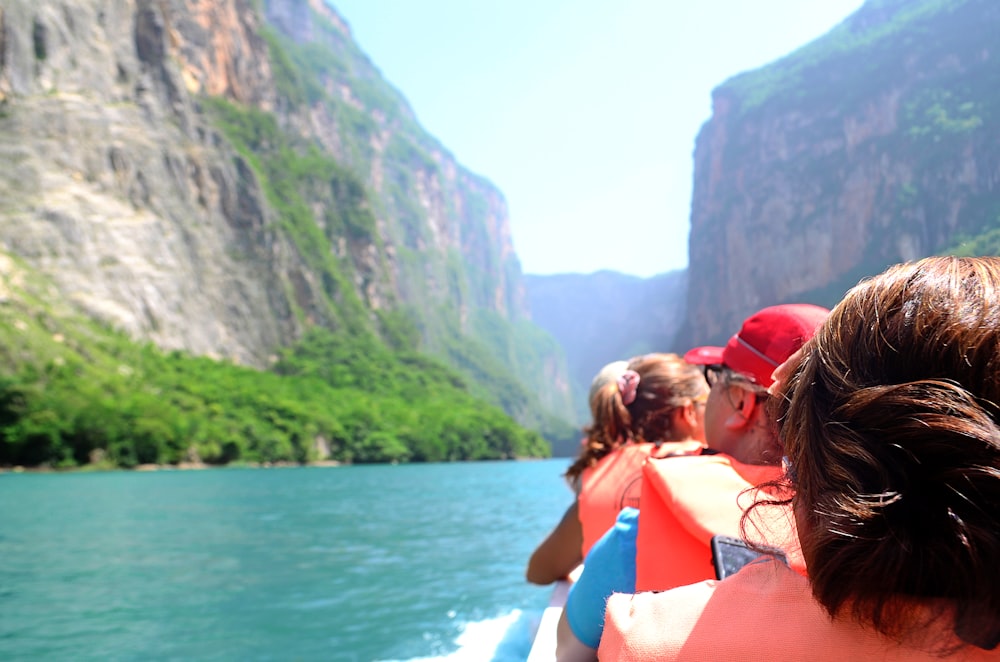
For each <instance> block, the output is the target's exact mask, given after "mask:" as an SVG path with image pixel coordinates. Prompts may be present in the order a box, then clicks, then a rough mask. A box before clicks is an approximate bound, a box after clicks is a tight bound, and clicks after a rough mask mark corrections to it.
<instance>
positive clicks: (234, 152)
mask: <svg viewBox="0 0 1000 662" xmlns="http://www.w3.org/2000/svg"><path fill="white" fill-rule="evenodd" d="M0 155H2V156H0V159H2V161H3V163H4V164H5V167H4V168H3V169H2V170H0V250H2V251H3V252H4V253H7V254H9V255H11V256H15V257H17V258H18V259H19V260H23V262H24V264H25V265H26V266H27V267H28V268H30V269H33V270H37V271H39V272H41V273H42V274H43V275H44V276H45V277H47V278H50V279H51V280H52V282H53V283H55V287H56V288H57V289H58V290H59V294H60V295H61V297H62V298H63V299H64V300H67V301H71V302H72V303H73V304H74V305H76V306H77V307H78V308H79V309H80V310H82V311H84V312H85V313H86V314H88V315H90V316H92V317H95V318H97V319H100V320H102V321H104V322H106V323H107V324H109V325H111V326H114V327H119V328H122V329H125V330H127V331H128V332H129V334H131V335H132V336H133V337H135V338H138V339H150V340H152V341H154V342H155V343H156V344H157V345H159V346H161V347H164V348H177V349H184V350H189V351H191V352H193V353H196V354H205V355H210V356H216V357H226V358H230V359H233V360H235V361H237V362H240V363H244V364H249V365H253V366H257V367H262V366H265V365H267V364H268V363H269V362H270V360H272V354H273V352H274V351H275V348H277V347H280V346H283V345H287V344H288V343H290V342H291V341H293V340H295V339H297V338H299V337H301V336H302V334H303V333H304V331H305V330H306V329H307V328H309V327H310V326H313V325H320V326H325V327H327V328H331V329H335V330H339V331H343V332H347V333H362V332H368V331H371V332H373V333H376V334H381V335H382V336H383V337H384V338H386V339H387V342H408V341H412V342H417V343H418V344H419V345H420V346H421V347H423V348H424V349H426V350H428V351H431V352H433V353H436V354H438V355H442V356H444V357H446V358H447V359H448V360H450V361H451V362H452V363H453V364H455V365H456V366H457V367H459V368H460V369H463V370H465V371H466V372H467V373H468V374H474V376H475V377H477V378H479V379H480V382H481V383H484V387H483V388H484V389H486V390H489V388H490V385H489V383H487V382H489V381H490V378H495V377H496V373H495V372H491V371H494V370H496V367H495V366H492V365H491V366H489V367H488V368H484V367H483V365H482V361H481V360H477V359H475V358H470V357H474V356H475V355H476V354H486V355H491V356H494V357H496V359H497V360H498V361H499V362H501V363H504V364H505V369H510V370H511V371H512V373H513V375H514V376H516V378H517V379H520V380H521V382H522V383H528V384H530V387H531V388H534V389H535V390H536V391H537V392H538V393H539V394H540V395H539V396H538V397H540V398H541V400H542V402H543V403H544V404H545V405H547V406H548V407H549V408H550V409H555V410H559V409H560V408H562V409H563V411H564V412H565V411H566V410H567V408H568V390H567V389H566V387H565V384H566V379H565V377H564V375H563V374H561V373H560V370H563V368H562V364H561V362H560V361H559V360H558V352H557V350H556V348H555V345H554V343H553V342H552V341H551V339H547V338H546V337H544V334H542V335H541V336H539V335H538V334H537V329H534V328H533V327H531V326H530V324H529V323H528V322H527V310H526V305H525V301H524V292H523V283H522V280H521V278H522V277H521V272H520V267H519V264H518V262H517V258H516V255H515V254H514V252H513V249H512V244H511V239H510V229H509V224H508V221H507V211H506V206H505V203H504V200H503V197H502V195H501V194H500V193H499V191H497V190H496V189H495V188H494V187H493V186H492V185H491V184H490V183H489V182H488V181H486V180H485V179H483V178H481V177H479V176H477V175H475V174H473V173H471V172H469V171H467V170H466V169H464V168H463V167H462V166H461V165H460V164H459V163H458V162H457V161H456V160H455V158H454V157H453V156H452V155H451V154H449V153H448V151H447V150H446V149H444V148H443V147H442V146H441V145H440V144H438V142H437V141H436V140H435V139H433V138H432V137H431V136H429V135H427V134H426V132H424V131H423V129H422V128H421V127H420V126H419V125H418V124H417V122H416V120H415V118H414V115H413V113H412V111H411V110H410V109H409V106H408V105H407V104H406V102H405V100H404V99H403V98H402V97H401V95H399V93H398V92H396V91H395V90H394V89H393V88H392V87H391V86H390V85H389V84H388V83H386V82H385V81H384V80H383V79H382V78H381V76H380V74H379V73H378V71H377V69H376V68H375V67H374V66H373V65H372V64H371V62H370V61H369V60H368V59H367V57H365V56H364V54H363V53H361V52H360V51H359V50H358V48H357V46H356V45H355V44H354V43H353V41H352V39H351V37H350V32H349V30H348V28H347V26H346V25H345V24H344V22H343V21H342V20H341V19H340V18H339V17H338V16H337V15H336V13H335V12H334V11H333V10H331V9H329V8H327V7H326V6H325V5H324V4H322V3H321V2H319V1H318V0H268V1H267V2H264V3H263V4H262V6H261V5H260V3H254V2H252V1H251V0H157V1H155V2H154V1H153V0H131V1H126V2H107V1H101V0H44V1H43V2H40V3H39V2H33V1H28V0H5V2H4V3H3V4H2V5H0ZM401 339H402V340H401ZM480 350H482V351H480ZM508 381H509V382H510V384H514V385H513V386H510V388H511V389H513V390H515V391H516V390H517V389H519V388H521V387H519V386H517V385H516V380H515V378H514V377H510V378H508ZM560 384H562V385H563V386H562V388H561V389H560V387H559V385H560ZM553 386H555V387H553ZM503 397H506V398H507V402H505V405H506V406H507V408H508V410H509V411H511V412H512V413H514V414H515V415H518V416H519V417H520V418H522V420H524V419H525V418H530V415H529V413H528V412H527V409H528V407H527V405H525V404H524V402H525V401H527V400H529V398H526V397H524V396H520V395H510V394H509V393H508V394H506V395H504V396H502V397H501V396H497V398H498V399H502V398H503Z"/></svg>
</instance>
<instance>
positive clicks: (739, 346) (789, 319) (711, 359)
mask: <svg viewBox="0 0 1000 662" xmlns="http://www.w3.org/2000/svg"><path fill="white" fill-rule="evenodd" d="M829 314H830V311H829V310H827V309H826V308H821V307H820V306H814V305H811V304H804V303H797V304H782V305H777V306H770V307H768V308H764V309H763V310H760V311H758V312H756V313H754V314H753V315H751V316H750V317H748V318H747V319H746V321H744V322H743V326H742V327H741V328H740V330H739V332H738V333H736V334H735V335H733V337H732V338H730V339H729V342H728V343H726V346H725V347H696V348H694V349H692V350H690V351H689V352H687V353H686V354H685V355H684V360H685V361H687V362H688V363H693V364H696V365H702V366H704V369H705V378H706V379H707V380H708V383H709V386H711V387H712V391H711V393H710V394H709V396H708V403H707V404H706V405H705V437H706V439H707V440H708V444H709V446H710V447H711V448H713V449H715V450H717V451H719V452H721V453H726V454H727V455H730V456H731V457H734V458H736V459H737V460H739V461H741V462H745V463H748V464H765V465H777V464H779V463H780V462H781V451H780V448H779V447H778V445H777V438H776V437H775V435H774V432H773V431H772V430H771V429H770V426H769V425H768V424H767V422H766V419H765V418H764V416H763V415H762V413H763V411H762V408H761V407H760V406H759V405H761V404H762V403H763V402H764V400H766V399H767V388H768V387H769V386H770V385H771V383H772V381H773V380H772V378H771V374H772V373H773V372H774V370H775V368H777V367H778V366H779V365H781V364H782V363H783V362H784V361H785V359H787V358H788V357H789V356H791V355H792V354H793V353H794V352H795V351H796V350H798V349H799V348H800V347H802V345H803V343H804V342H805V341H806V340H808V339H809V338H811V337H812V335H813V333H815V331H816V329H817V328H819V325H820V324H822V323H823V320H825V319H826V317H827V315H829Z"/></svg>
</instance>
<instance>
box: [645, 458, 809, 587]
mask: <svg viewBox="0 0 1000 662" xmlns="http://www.w3.org/2000/svg"><path fill="white" fill-rule="evenodd" d="M780 475H781V469H780V468H779V467H772V466H762V465H755V464H743V463H742V462H738V461H737V460H735V459H733V458H732V457H731V456H729V455H725V454H722V453H719V454H715V455H687V456H681V457H668V458H664V459H654V458H650V460H649V461H648V462H646V464H645V465H644V466H643V468H642V508H641V509H640V514H639V534H638V538H637V540H636V548H637V553H636V581H635V589H636V591H664V590H667V589H670V588H674V587H675V586H682V585H684V584H691V583H694V582H698V581H702V580H704V579H714V578H715V570H714V568H713V567H712V552H711V547H710V544H711V540H712V536H713V535H715V534H722V535H727V536H733V537H737V538H739V537H742V535H741V527H740V522H741V520H742V518H743V511H744V509H745V508H746V507H748V506H749V505H750V504H752V503H753V502H754V500H755V499H756V498H757V497H758V496H759V495H761V492H762V491H763V492H764V494H763V495H762V496H765V497H766V496H767V495H768V493H767V492H766V490H756V489H754V487H755V486H756V485H761V484H762V483H766V482H768V481H773V480H775V479H777V478H778V477H779V476H780ZM748 490H749V491H748ZM746 528H747V530H746V534H747V538H748V539H749V540H751V541H753V542H757V543H763V544H767V545H771V546H774V547H780V548H781V549H783V550H784V551H785V553H786V554H787V555H788V560H789V563H790V564H791V565H792V567H794V568H795V569H796V570H798V571H799V572H802V573H804V572H805V561H804V560H803V559H802V553H801V551H800V549H799V544H798V536H797V534H796V532H795V518H794V516H793V515H792V511H791V506H762V507H760V508H757V509H755V510H754V511H753V513H752V515H751V519H750V521H749V525H748V526H747V527H746Z"/></svg>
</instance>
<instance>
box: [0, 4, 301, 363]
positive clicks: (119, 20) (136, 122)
mask: <svg viewBox="0 0 1000 662" xmlns="http://www.w3.org/2000/svg"><path fill="white" fill-rule="evenodd" d="M162 6H163V5H162V4H161V3H153V2H141V1H140V2H135V3H117V2H115V3H107V2H83V1H78V0H73V1H65V2H63V1H59V0H53V1H46V2H44V3H41V4H39V3H35V2H21V1H20V0H11V1H9V2H6V3H5V4H4V8H3V16H2V35H3V37H2V42H0V43H2V44H3V51H2V52H3V59H2V60H0V94H2V95H3V99H4V105H3V109H2V114H0V154H2V156H0V160H2V161H3V162H4V163H5V164H8V165H7V167H5V168H3V169H0V199H2V201H3V202H2V203H0V204H2V206H3V211H2V213H0V246H2V248H3V250H4V251H6V252H9V253H13V254H15V255H18V256H20V257H21V258H23V259H25V260H27V261H28V262H29V263H30V264H31V265H32V266H33V267H35V268H37V269H40V270H42V271H44V272H45V273H47V274H48V275H49V276H50V277H51V278H52V279H53V280H54V281H55V282H56V283H57V285H58V287H59V288H60V290H61V291H62V293H63V295H64V296H65V297H66V298H67V299H69V300H72V301H74V302H76V303H77V304H78V305H79V306H80V308H81V309H82V310H84V311H86V312H87V313H89V314H91V315H93V316H95V317H97V318H99V319H102V320H104V321H106V322H107V323H109V324H111V325H113V326H116V327H120V328H123V329H125V330H127V331H128V332H129V333H131V334H132V335H134V336H135V337H137V338H146V339H150V340H152V341H154V342H155V343H157V344H159V345H161V346H163V347H165V348H183V349H188V350H191V351H193V352H195V353H199V354H208V355H215V356H220V357H229V358H232V359H235V360H237V361H240V362H244V363H250V364H256V365H260V364H262V363H264V362H265V360H266V355H267V353H268V352H269V351H271V349H272V348H273V347H275V346H277V345H279V344H281V343H282V342H283V341H284V340H285V339H286V338H288V337H294V335H295V333H296V332H297V323H296V322H295V320H294V319H292V317H291V315H290V306H289V303H288V301H287V300H286V294H285V290H286V288H285V283H286V282H287V281H288V280H289V279H290V278H291V277H292V276H293V274H295V273H296V270H297V269H299V267H298V265H297V264H296V263H295V261H294V260H292V259H290V251H289V250H288V247H287V246H286V245H284V243H283V242H282V241H281V240H280V239H279V238H278V237H277V235H276V234H275V233H274V232H273V231H272V230H270V229H269V225H270V222H271V220H272V219H270V218H269V211H268V208H267V206H266V204H265V202H264V200H263V198H262V196H261V192H260V189H259V186H258V184H257V182H256V180H255V178H254V176H253V174H252V172H251V171H250V169H249V168H248V167H247V165H246V164H245V163H244V162H243V161H242V160H241V159H240V158H238V157H234V155H233V154H231V153H228V152H227V150H225V149H222V148H220V145H219V141H218V136H217V134H215V133H214V131H213V130H211V129H210V128H209V127H208V126H207V125H206V124H205V122H204V118H203V117H201V116H200V115H199V114H198V113H197V112H196V110H195V108H194V105H195V104H194V102H193V101H192V98H191V97H190V95H189V93H188V91H187V88H186V86H185V85H184V84H183V77H182V67H179V66H178V62H182V61H183V60H181V59H179V58H178V54H179V51H178V45H179V43H181V39H180V37H179V34H180V33H178V31H177V28H176V27H175V26H172V25H171V24H170V23H169V21H168V19H169V17H170V15H171V14H169V13H168V14H164V13H163V12H162V11H161V7H162ZM170 8H171V9H173V11H175V12H177V13H185V12H186V11H187V10H186V8H185V7H184V6H183V3H174V5H173V6H172V7H170ZM248 48H249V47H248ZM255 58H256V59H265V58H262V57H261V54H260V53H259V52H258V53H257V54H256V55H253V54H251V53H247V55H246V59H247V61H250V60H252V59H255ZM206 78H207V76H206ZM237 85H238V86H239V84H238V83H237ZM246 87H247V86H242V87H240V89H244V90H246ZM246 93H248V94H249V93H250V92H249V91H247V92H246ZM301 295H302V297H303V298H304V299H306V300H308V299H309V297H310V296H311V293H310V292H309V290H308V288H306V289H305V290H303V291H302V292H301Z"/></svg>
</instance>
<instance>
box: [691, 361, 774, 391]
mask: <svg viewBox="0 0 1000 662" xmlns="http://www.w3.org/2000/svg"><path fill="white" fill-rule="evenodd" d="M702 372H703V373H704V374H705V381H706V382H708V387H709V388H714V387H715V385H716V384H718V383H720V382H721V383H722V384H723V385H724V386H729V385H736V386H740V387H742V388H745V389H747V390H748V391H752V392H754V393H756V394H759V395H764V394H766V393H767V389H765V388H764V387H763V386H760V385H759V384H757V383H756V382H754V381H752V380H750V379H749V378H747V377H744V376H743V375H741V374H740V373H738V372H736V371H735V370H732V369H731V368H727V367H726V366H724V365H722V364H721V363H712V364H709V365H705V366H702Z"/></svg>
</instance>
